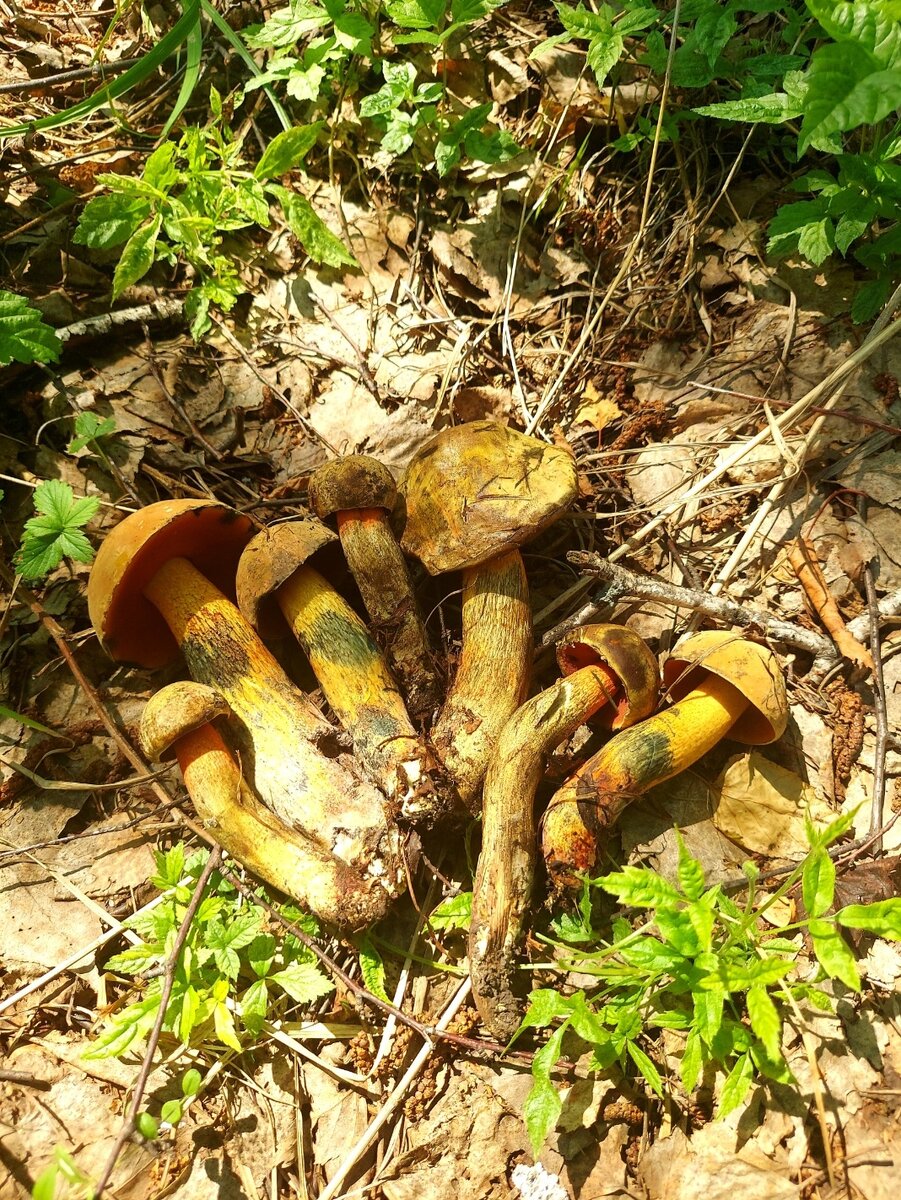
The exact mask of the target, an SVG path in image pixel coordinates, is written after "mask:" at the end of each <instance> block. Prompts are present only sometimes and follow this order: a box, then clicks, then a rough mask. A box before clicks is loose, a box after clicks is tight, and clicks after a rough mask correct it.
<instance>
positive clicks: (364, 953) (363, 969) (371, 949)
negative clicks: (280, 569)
mask: <svg viewBox="0 0 901 1200" xmlns="http://www.w3.org/2000/svg"><path fill="white" fill-rule="evenodd" d="M357 951H358V953H359V956H360V974H361V975H362V977H363V983H364V985H365V986H366V988H367V989H368V990H369V991H370V992H372V994H373V996H377V997H378V999H379V1000H384V1001H385V1002H386V1003H387V1004H390V1003H391V997H390V996H389V995H388V992H387V991H386V989H385V964H384V962H383V960H382V956H381V954H379V952H378V950H377V949H376V948H375V946H374V945H373V944H372V939H371V938H370V937H369V935H368V934H363V936H362V937H361V938H359V939H358V940H357Z"/></svg>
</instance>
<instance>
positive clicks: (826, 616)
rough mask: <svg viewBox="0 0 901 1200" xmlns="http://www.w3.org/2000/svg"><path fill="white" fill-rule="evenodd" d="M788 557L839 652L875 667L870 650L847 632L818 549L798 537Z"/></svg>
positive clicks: (870, 668) (808, 598) (853, 659)
mask: <svg viewBox="0 0 901 1200" xmlns="http://www.w3.org/2000/svg"><path fill="white" fill-rule="evenodd" d="M788 559H789V562H790V563H791V565H792V569H793V571H794V572H795V574H796V575H797V577H798V582H799V583H800V584H801V587H802V588H803V589H804V594H805V595H806V597H807V600H808V602H809V603H810V606H811V608H812V609H813V610H814V612H815V613H816V615H817V616H818V617H819V618H820V620H821V621H822V623H823V625H824V627H825V629H826V631H827V632H828V633H829V635H830V637H831V638H832V640H833V641H834V642H835V644H836V646H837V647H838V650H839V652H840V653H841V654H842V655H843V656H844V657H845V658H847V659H850V661H851V662H853V663H855V664H856V665H857V666H858V667H866V668H867V669H869V670H872V668H873V659H872V658H871V656H870V652H869V650H867V649H866V647H865V646H862V645H861V644H860V642H858V641H857V639H856V638H855V637H853V636H852V635H851V634H850V633H848V630H847V627H846V625H845V622H844V620H843V619H842V615H841V613H840V612H839V611H838V605H837V604H836V602H835V598H834V596H833V595H832V593H831V592H830V591H829V585H828V584H827V582H826V578H825V576H824V575H823V569H822V567H821V566H820V563H819V559H818V558H817V553H816V550H815V549H814V548H813V546H812V545H811V543H810V541H809V540H808V539H807V538H804V537H800V538H798V539H797V540H796V541H795V542H794V543H793V544H792V545H791V547H790V548H789V552H788Z"/></svg>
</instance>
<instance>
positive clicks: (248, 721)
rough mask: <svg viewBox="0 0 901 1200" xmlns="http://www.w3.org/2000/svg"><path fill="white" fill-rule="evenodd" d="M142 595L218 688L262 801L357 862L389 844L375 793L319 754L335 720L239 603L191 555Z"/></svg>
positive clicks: (191, 663) (191, 666) (198, 671)
mask: <svg viewBox="0 0 901 1200" xmlns="http://www.w3.org/2000/svg"><path fill="white" fill-rule="evenodd" d="M145 595H146V596H147V598H148V600H150V601H151V603H152V604H153V605H154V606H155V607H156V608H157V609H158V610H159V612H160V613H161V615H162V616H163V617H164V619H165V621H166V623H167V624H168V626H169V628H170V629H171V631H172V633H173V635H174V637H175V639H176V641H177V642H178V644H179V646H180V647H181V650H182V652H183V654H184V656H185V661H186V662H187V664H188V670H189V671H190V673H191V676H192V678H193V679H195V680H197V682H198V683H205V684H208V685H209V686H210V687H213V688H216V689H217V690H218V691H219V692H221V694H222V695H223V696H224V697H225V699H226V700H227V701H228V704H229V707H230V708H231V709H232V711H233V712H234V713H235V716H236V717H237V718H238V721H237V722H234V725H237V724H238V723H240V725H241V726H242V734H243V735H244V738H243V742H244V744H242V745H241V752H242V762H243V763H244V767H245V772H246V774H247V776H248V780H249V782H250V783H251V785H252V786H253V787H254V788H255V790H256V792H257V794H258V795H259V796H260V799H261V800H262V801H263V802H264V804H265V805H266V806H267V807H268V808H269V809H271V810H272V812H274V813H275V814H276V815H277V816H278V817H280V818H281V820H283V821H284V822H285V824H286V825H289V826H291V827H293V828H297V829H300V830H302V831H303V832H305V833H306V834H308V836H310V837H311V838H315V839H316V840H317V841H319V843H320V844H321V845H322V846H323V847H324V848H325V849H326V850H327V851H328V852H330V853H333V854H337V856H338V857H339V858H342V859H343V860H344V861H345V862H348V863H349V864H350V865H351V866H356V865H358V864H359V865H360V866H361V867H365V865H367V864H369V863H372V862H373V861H375V860H376V859H377V858H378V857H379V854H380V853H381V851H382V850H383V849H386V848H388V847H384V846H382V845H381V843H382V842H383V841H384V839H385V834H386V826H385V817H384V813H383V811H382V800H381V797H380V796H379V793H378V792H377V791H376V790H375V788H373V787H372V786H371V785H370V784H369V783H367V782H366V781H365V780H364V779H362V778H359V777H357V776H355V775H354V774H352V773H351V772H350V771H349V770H347V769H345V767H344V766H343V765H342V764H341V763H340V762H338V761H337V760H335V759H331V758H327V757H326V756H325V755H324V754H323V753H321V752H320V750H319V749H318V748H317V746H316V745H315V744H314V742H315V740H317V739H318V740H320V741H322V740H324V739H325V737H327V736H331V733H332V730H331V726H329V725H328V723H327V722H326V721H325V718H324V717H323V716H322V715H321V713H319V712H318V710H317V709H316V708H315V707H314V706H313V705H312V704H311V703H310V702H309V700H307V698H306V696H304V694H303V693H302V692H301V691H299V690H298V689H297V688H296V687H295V686H294V685H293V684H292V683H291V681H290V680H289V679H288V677H287V676H286V675H285V673H284V671H282V669H281V667H280V666H279V665H278V663H277V662H276V661H275V659H274V658H273V657H272V655H271V654H270V653H269V651H268V650H267V649H266V648H265V646H264V645H263V644H262V642H261V641H260V639H259V638H258V636H257V635H256V633H255V632H254V631H253V629H252V628H251V626H250V625H249V624H248V623H247V621H246V620H245V619H244V617H242V616H241V614H240V613H239V612H238V610H237V608H236V607H235V606H234V605H233V604H232V603H231V602H230V601H229V600H228V599H226V597H225V596H224V595H223V594H222V593H221V592H220V591H219V589H218V588H216V587H215V586H214V585H213V584H212V583H210V582H209V580H207V579H206V578H205V577H204V576H203V575H201V573H200V572H199V571H198V570H197V569H196V568H195V567H194V566H192V565H191V563H189V562H188V561H187V560H186V559H178V558H176V559H171V560H170V561H169V562H167V563H166V564H165V565H164V566H162V567H161V568H160V570H159V571H158V572H157V574H156V575H155V576H154V578H153V579H152V580H151V582H150V583H149V584H148V585H147V587H146V588H145ZM388 849H389V850H393V849H395V848H388ZM389 857H390V854H389Z"/></svg>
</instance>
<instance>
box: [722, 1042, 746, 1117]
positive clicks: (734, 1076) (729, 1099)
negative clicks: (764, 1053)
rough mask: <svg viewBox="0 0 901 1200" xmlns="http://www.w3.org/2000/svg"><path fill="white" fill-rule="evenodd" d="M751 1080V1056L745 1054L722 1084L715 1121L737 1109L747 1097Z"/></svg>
mask: <svg viewBox="0 0 901 1200" xmlns="http://www.w3.org/2000/svg"><path fill="white" fill-rule="evenodd" d="M753 1079H754V1064H753V1062H752V1061H751V1055H750V1054H749V1053H745V1054H743V1055H742V1056H741V1058H739V1060H738V1061H737V1062H736V1064H735V1066H734V1067H733V1068H732V1070H731V1071H730V1072H729V1074H728V1075H727V1076H726V1082H725V1083H724V1084H723V1090H722V1093H721V1094H720V1103H719V1108H718V1109H717V1112H716V1116H717V1120H720V1119H721V1118H723V1117H727V1116H728V1115H729V1113H730V1112H732V1111H733V1109H736V1108H738V1106H739V1104H741V1102H742V1100H744V1098H745V1096H747V1094H748V1089H749V1088H750V1086H751V1083H752V1081H753Z"/></svg>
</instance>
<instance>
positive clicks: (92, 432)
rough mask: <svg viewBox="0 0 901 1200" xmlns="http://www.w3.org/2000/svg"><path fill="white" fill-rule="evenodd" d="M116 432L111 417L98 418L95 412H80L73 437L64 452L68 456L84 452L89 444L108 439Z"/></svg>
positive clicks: (76, 419) (114, 423)
mask: <svg viewBox="0 0 901 1200" xmlns="http://www.w3.org/2000/svg"><path fill="white" fill-rule="evenodd" d="M115 432H116V422H115V420H114V418H113V417H98V416H97V414H96V413H95V412H90V410H89V411H87V412H80V413H79V414H78V415H77V416H76V418H75V437H74V438H72V440H71V441H70V442H69V445H68V446H67V447H66V450H67V452H68V453H69V454H77V453H78V452H79V450H84V448H85V446H87V445H88V443H89V442H94V441H97V439H98V438H105V437H109V435H110V434H111V433H115Z"/></svg>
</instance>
